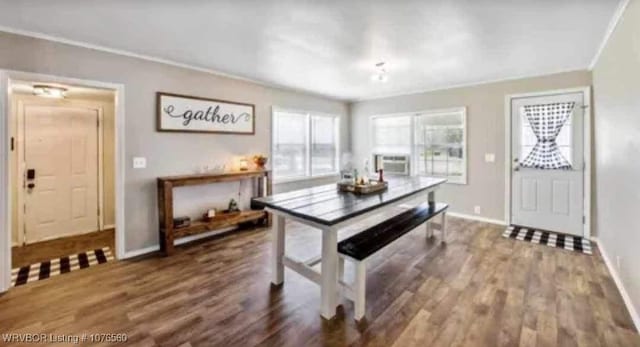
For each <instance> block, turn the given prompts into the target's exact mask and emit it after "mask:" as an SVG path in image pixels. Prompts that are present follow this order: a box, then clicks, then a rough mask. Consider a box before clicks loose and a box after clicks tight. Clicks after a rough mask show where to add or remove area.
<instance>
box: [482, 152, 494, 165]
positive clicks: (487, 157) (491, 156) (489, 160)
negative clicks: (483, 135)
mask: <svg viewBox="0 0 640 347" xmlns="http://www.w3.org/2000/svg"><path fill="white" fill-rule="evenodd" d="M484 161H485V162H487V163H495V161H496V155H495V154H493V153H485V155H484Z"/></svg>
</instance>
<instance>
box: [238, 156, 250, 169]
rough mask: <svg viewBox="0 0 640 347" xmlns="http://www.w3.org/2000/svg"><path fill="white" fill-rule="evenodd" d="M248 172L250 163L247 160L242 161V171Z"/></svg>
mask: <svg viewBox="0 0 640 347" xmlns="http://www.w3.org/2000/svg"><path fill="white" fill-rule="evenodd" d="M247 170H249V161H248V160H247V158H242V159H240V171H247Z"/></svg>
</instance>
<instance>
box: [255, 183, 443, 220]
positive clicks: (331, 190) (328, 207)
mask: <svg viewBox="0 0 640 347" xmlns="http://www.w3.org/2000/svg"><path fill="white" fill-rule="evenodd" d="M446 181H447V180H446V179H443V178H433V177H406V178H404V177H403V178H392V177H390V178H389V188H388V189H387V190H385V191H383V192H380V193H377V194H370V195H356V194H353V193H346V192H340V191H338V189H337V187H336V185H335V184H328V185H324V186H318V187H313V188H307V189H301V190H296V191H292V192H287V193H280V194H276V195H271V196H268V197H264V198H254V199H252V200H251V206H252V207H254V208H264V207H268V208H271V209H273V210H277V211H282V212H285V213H287V214H290V215H292V216H295V217H298V218H301V219H304V220H308V221H311V222H314V223H318V224H322V225H327V226H331V225H335V224H337V223H340V222H342V221H345V220H347V219H350V218H353V217H356V216H359V215H361V214H364V213H367V212H369V211H372V210H375V209H377V208H380V207H383V206H386V205H389V204H392V203H395V202H397V201H399V200H402V199H404V198H408V197H411V196H414V195H416V194H419V193H423V192H425V191H429V190H434V189H436V188H438V186H440V185H441V184H443V183H445V182H446Z"/></svg>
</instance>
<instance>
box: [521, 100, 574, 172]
mask: <svg viewBox="0 0 640 347" xmlns="http://www.w3.org/2000/svg"><path fill="white" fill-rule="evenodd" d="M574 106H575V102H558V103H553V104H546V105H527V106H524V107H523V108H522V110H523V111H524V114H525V116H526V117H527V120H528V121H529V124H531V129H533V133H534V134H535V135H536V139H537V140H538V142H536V144H535V146H534V147H533V149H532V150H531V152H530V153H529V155H527V157H526V158H525V159H524V160H523V161H522V162H521V163H520V166H522V167H528V168H535V169H542V170H559V169H571V164H570V163H569V161H568V160H567V159H566V158H565V157H564V156H563V155H562V153H561V152H560V149H559V148H558V144H557V143H556V138H558V134H560V130H561V129H562V126H564V123H566V122H567V119H569V116H570V115H571V111H573V107H574Z"/></svg>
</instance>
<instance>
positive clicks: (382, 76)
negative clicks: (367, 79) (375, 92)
mask: <svg viewBox="0 0 640 347" xmlns="http://www.w3.org/2000/svg"><path fill="white" fill-rule="evenodd" d="M384 64H385V63H384V61H381V62H379V63H377V64H376V67H375V70H376V72H375V73H374V74H373V75H371V80H372V81H374V82H387V81H388V80H389V76H388V75H387V69H386V68H385V67H384Z"/></svg>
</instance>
